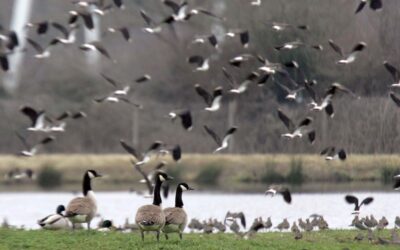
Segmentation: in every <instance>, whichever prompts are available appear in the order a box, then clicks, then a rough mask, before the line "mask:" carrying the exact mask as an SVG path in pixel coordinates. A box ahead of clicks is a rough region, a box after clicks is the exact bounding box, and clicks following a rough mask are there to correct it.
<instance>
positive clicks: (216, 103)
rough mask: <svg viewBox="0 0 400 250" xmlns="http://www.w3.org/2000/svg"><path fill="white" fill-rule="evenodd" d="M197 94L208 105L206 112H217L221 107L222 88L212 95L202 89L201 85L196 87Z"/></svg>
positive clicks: (218, 88) (217, 88)
mask: <svg viewBox="0 0 400 250" xmlns="http://www.w3.org/2000/svg"><path fill="white" fill-rule="evenodd" d="M194 88H195V90H196V93H197V94H198V95H199V96H201V97H202V98H203V100H204V102H205V103H206V104H207V107H206V108H205V110H206V111H210V112H215V111H218V110H219V109H220V107H221V99H222V87H216V88H215V89H214V91H213V94H212V95H211V94H210V93H209V92H208V91H207V90H205V89H204V88H203V87H201V86H200V85H199V84H196V85H195V86H194Z"/></svg>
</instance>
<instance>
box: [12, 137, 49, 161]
mask: <svg viewBox="0 0 400 250" xmlns="http://www.w3.org/2000/svg"><path fill="white" fill-rule="evenodd" d="M15 133H16V135H17V137H18V138H19V139H20V141H21V142H22V144H23V145H24V147H25V149H24V150H22V151H21V152H19V154H18V155H21V156H26V157H32V156H34V155H36V153H37V152H38V151H39V149H41V148H42V147H43V146H44V145H46V144H48V143H50V142H52V141H54V140H55V139H56V138H55V137H54V136H48V137H45V138H43V139H42V140H41V141H39V142H38V143H36V144H34V145H30V144H29V143H28V141H27V140H26V138H25V137H23V136H22V135H21V134H19V133H18V132H15Z"/></svg>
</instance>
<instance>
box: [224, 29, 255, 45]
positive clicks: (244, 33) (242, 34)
mask: <svg viewBox="0 0 400 250" xmlns="http://www.w3.org/2000/svg"><path fill="white" fill-rule="evenodd" d="M237 35H238V36H239V39H240V43H241V44H242V46H243V48H245V49H247V48H248V47H249V42H250V34H249V31H248V30H240V31H230V32H228V33H226V36H228V37H236V36H237Z"/></svg>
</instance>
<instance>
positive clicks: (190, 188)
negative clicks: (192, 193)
mask: <svg viewBox="0 0 400 250" xmlns="http://www.w3.org/2000/svg"><path fill="white" fill-rule="evenodd" d="M188 190H196V189H194V188H192V187H189V188H188Z"/></svg>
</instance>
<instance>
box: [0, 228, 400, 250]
mask: <svg viewBox="0 0 400 250" xmlns="http://www.w3.org/2000/svg"><path fill="white" fill-rule="evenodd" d="M357 233H358V232H357V231H336V230H328V231H324V232H312V233H304V237H303V239H301V240H299V241H296V240H294V239H293V235H292V234H291V233H260V234H257V235H256V236H255V237H253V238H251V239H249V240H243V239H240V238H238V237H236V236H235V235H233V234H212V235H203V234H185V235H184V238H183V240H182V241H180V240H179V238H178V236H177V235H171V236H170V240H168V241H166V240H165V239H164V238H162V239H161V240H160V242H159V243H157V242H156V241H155V236H154V235H146V236H145V241H144V242H142V241H141V239H140V237H139V234H138V233H129V234H123V233H119V232H109V233H100V232H96V231H90V232H87V231H77V232H71V231H64V232H62V231H58V232H53V231H22V230H5V229H0V249H1V250H3V249H10V250H11V249H13V250H14V249H15V250H17V249H41V250H46V249H49V250H50V249H51V250H55V249H62V250H64V249H96V250H102V249H174V250H175V249H275V250H279V249H282V250H287V249H291V250H296V249H299V250H300V249H318V250H343V249H351V250H356V249H360V250H368V249H385V250H390V249H399V246H395V245H393V246H389V245H385V246H383V245H377V244H375V243H370V242H368V240H364V241H362V242H355V241H354V240H353V238H354V236H355V235H357ZM379 235H380V236H383V237H386V238H388V237H389V232H388V231H384V232H380V233H379Z"/></svg>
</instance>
